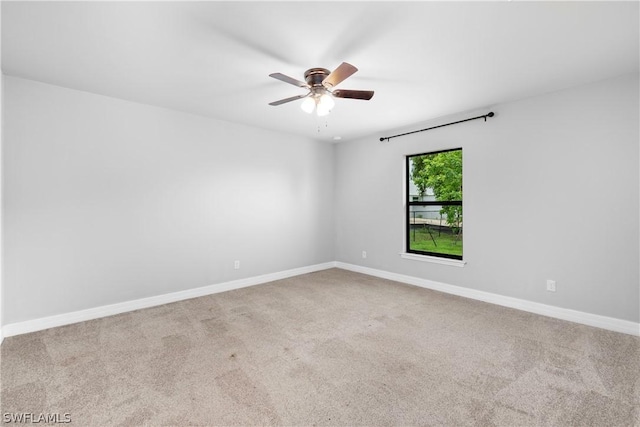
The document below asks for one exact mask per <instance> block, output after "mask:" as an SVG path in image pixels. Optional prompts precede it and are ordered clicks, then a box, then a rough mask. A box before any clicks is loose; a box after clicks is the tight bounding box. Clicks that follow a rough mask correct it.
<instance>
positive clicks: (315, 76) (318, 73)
mask: <svg viewBox="0 0 640 427" xmlns="http://www.w3.org/2000/svg"><path fill="white" fill-rule="evenodd" d="M329 74H331V71H329V70H327V69H326V68H310V69H308V70H307V71H305V72H304V80H305V81H306V82H307V84H308V85H309V86H311V87H318V86H322V82H323V81H324V79H326V78H327V76H328V75H329Z"/></svg>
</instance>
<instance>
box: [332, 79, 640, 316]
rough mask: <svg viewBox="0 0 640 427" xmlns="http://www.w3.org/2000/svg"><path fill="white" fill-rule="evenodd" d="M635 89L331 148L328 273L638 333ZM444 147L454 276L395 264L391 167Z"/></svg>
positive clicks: (625, 82)
mask: <svg viewBox="0 0 640 427" xmlns="http://www.w3.org/2000/svg"><path fill="white" fill-rule="evenodd" d="M638 89H639V87H638V75H637V74H634V75H627V76H622V77H620V78H616V79H611V80H607V81H602V82H599V83H596V84H591V85H587V86H581V87H578V88H574V89H569V90H564V91H560V92H556V93H551V94H547V95H543V96H539V97H535V98H530V99H525V100H522V101H518V102H512V103H506V104H501V105H496V106H492V107H491V108H488V109H483V110H480V111H475V112H470V113H468V114H461V115H457V116H456V117H448V118H443V119H441V120H437V121H433V122H431V123H422V124H419V125H414V126H411V127H408V128H406V129H401V130H400V131H407V130H415V129H420V128H423V127H428V126H432V125H437V124H442V123H445V122H448V121H454V120H460V119H463V118H467V117H472V116H474V115H478V114H484V113H486V112H488V111H490V110H493V111H495V112H496V117H494V118H493V119H489V121H488V122H487V123H484V122H483V121H482V120H479V121H473V122H468V123H464V124H459V125H456V126H451V127H445V128H441V129H437V130H431V131H428V132H423V133H418V134H414V135H410V136H405V137H401V138H397V139H392V140H391V141H389V142H379V140H378V138H379V137H380V136H388V135H373V136H371V137H369V138H363V139H361V140H358V141H354V142H348V143H343V144H340V145H338V146H336V152H335V170H336V187H335V203H336V219H335V221H336V222H335V224H336V225H335V228H336V245H335V251H336V259H337V260H338V261H342V262H346V263H350V264H356V265H361V266H365V267H370V268H375V269H379V270H385V271H389V272H392V273H400V274H404V275H409V276H415V277H421V278H425V279H430V280H434V281H438V282H443V283H447V284H451V285H457V286H463V287H467V288H471V289H477V290H481V291H486V292H491V293H495V294H499V295H504V296H510V297H515V298H520V299H525V300H529V301H533V302H539V303H543V304H548V305H553V306H557V307H562V308H569V309H574V310H579V311H583V312H587V313H592V314H598V315H603V316H608V317H614V318H618V319H622V320H628V321H632V322H638V321H639V320H640V309H639V301H640V295H639V287H640V286H639V283H640V277H639V269H638V260H639V259H640V254H639V237H638V235H639V229H638V223H639V209H638V205H639V185H638V183H639V173H638V169H639V167H638V165H639V164H638V158H639V153H638V151H639V125H640V123H639V118H638V117H639V107H638V104H639V95H638ZM394 133H396V132H389V134H394ZM456 147H462V148H463V168H464V170H463V173H464V175H463V176H464V202H463V203H464V207H463V209H464V225H465V228H464V259H465V260H466V261H467V265H466V266H465V267H464V268H459V267H452V266H446V265H439V264H431V263H424V262H418V261H413V260H407V259H403V258H400V256H399V253H400V252H401V251H402V250H403V233H404V224H403V219H404V215H403V213H404V208H403V179H404V156H405V155H407V154H415V153H422V152H427V151H431V150H441V149H446V148H456ZM363 250H366V251H367V255H368V257H367V259H362V258H361V252H362V251H363ZM546 279H553V280H556V281H557V292H555V293H551V292H547V291H546V290H545V282H546Z"/></svg>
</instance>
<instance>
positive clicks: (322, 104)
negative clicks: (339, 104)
mask: <svg viewBox="0 0 640 427" xmlns="http://www.w3.org/2000/svg"><path fill="white" fill-rule="evenodd" d="M335 105H336V101H334V100H333V97H332V96H331V95H329V94H328V93H325V94H323V95H322V96H320V99H319V100H318V108H322V109H327V110H331V109H332V108H333V107H334V106H335Z"/></svg>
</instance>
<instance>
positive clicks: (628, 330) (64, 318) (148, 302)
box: [0, 262, 640, 344]
mask: <svg viewBox="0 0 640 427" xmlns="http://www.w3.org/2000/svg"><path fill="white" fill-rule="evenodd" d="M334 267H337V268H342V269H344V270H349V271H354V272H357V273H362V274H367V275H369V276H375V277H380V278H383V279H389V280H394V281H396V282H401V283H406V284H409V285H414V286H419V287H422V288H426V289H432V290H436V291H440V292H445V293H448V294H452V295H458V296H461V297H465V298H471V299H475V300H479V301H484V302H488V303H491V304H496V305H501V306H504V307H510V308H515V309H518V310H522V311H527V312H530V313H535V314H540V315H543V316H548V317H553V318H556V319H562V320H567V321H570V322H575V323H581V324H583V325H588V326H594V327H597V328H602V329H607V330H610V331H615V332H621V333H625V334H629V335H635V336H640V323H634V322H630V321H627V320H621V319H616V318H613V317H606V316H600V315H597V314H591V313H585V312H581V311H576V310H570V309H566V308H560V307H554V306H550V305H545V304H540V303H537V302H532V301H527V300H522V299H518V298H513V297H507V296H503V295H498V294H492V293H489V292H483V291H478V290H475V289H469V288H464V287H460V286H454V285H448V284H446V283H441V282H435V281H432V280H428V279H422V278H419V277H414V276H407V275H404V274H398V273H391V272H388V271H384V270H376V269H373V268H369V267H363V266H359V265H354V264H347V263H343V262H327V263H323V264H316V265H311V266H308V267H300V268H294V269H292V270H286V271H280V272H276V273H270V274H264V275H261V276H256V277H249V278H246V279H240V280H234V281H231V282H224V283H217V284H214V285H209V286H204V287H201V288H195V289H189V290H186V291H180V292H173V293H170V294H164V295H158V296H154V297H149V298H142V299H137V300H133V301H126V302H122V303H118V304H111V305H105V306H101V307H95V308H90V309H86V310H80V311H75V312H71V313H65V314H60V315H56V316H49V317H43V318H40V319H34V320H27V321H24V322H16V323H10V324H7V325H2V327H1V328H0V344H1V343H2V340H3V338H4V337H10V336H14V335H21V334H26V333H29V332H36V331H41V330H44V329H49V328H54V327H57V326H64V325H69V324H72V323H78V322H84V321H87V320H93V319H98V318H101V317H106V316H113V315H115V314H120V313H125V312H128V311H133V310H139V309H142V308H149V307H155V306H158V305H163V304H168V303H172V302H177V301H182V300H186V299H190V298H197V297H201V296H204V295H210V294H215V293H218V292H225V291H230V290H233V289H240V288H245V287H248V286H254V285H260V284H263V283H267V282H273V281H275V280H280V279H286V278H288V277H293V276H299V275H301V274H307V273H313V272H315V271H321V270H327V269H329V268H334Z"/></svg>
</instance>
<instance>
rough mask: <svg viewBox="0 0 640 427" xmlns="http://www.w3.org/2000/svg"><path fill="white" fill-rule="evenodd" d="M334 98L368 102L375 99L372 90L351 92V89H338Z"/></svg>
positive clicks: (334, 93) (334, 92)
mask: <svg viewBox="0 0 640 427" xmlns="http://www.w3.org/2000/svg"><path fill="white" fill-rule="evenodd" d="M333 96H335V97H336V98H351V99H364V100H366V101H368V100H370V99H371V98H373V91H372V90H349V89H336V90H334V91H333Z"/></svg>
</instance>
